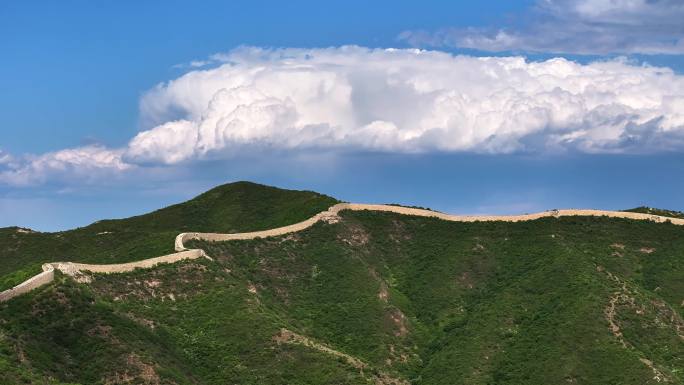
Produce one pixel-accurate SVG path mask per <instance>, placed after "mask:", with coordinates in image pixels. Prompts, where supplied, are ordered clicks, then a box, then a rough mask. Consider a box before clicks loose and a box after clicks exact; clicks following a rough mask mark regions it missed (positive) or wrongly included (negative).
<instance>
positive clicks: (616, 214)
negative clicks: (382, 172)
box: [0, 203, 684, 302]
mask: <svg viewBox="0 0 684 385" xmlns="http://www.w3.org/2000/svg"><path fill="white" fill-rule="evenodd" d="M343 210H353V211H363V210H369V211H385V212H393V213H397V214H402V215H413V216H420V217H432V218H438V219H441V220H445V221H452V222H486V221H490V222H491V221H501V222H520V221H531V220H535V219H540V218H545V217H555V218H558V217H568V216H596V217H610V218H625V219H633V220H647V221H653V222H658V223H664V222H670V223H672V224H675V225H679V226H683V225H684V219H679V218H670V217H663V216H658V215H650V214H642V213H632V212H625V211H606V210H582V209H567V210H551V211H543V212H540V213H534V214H524V215H450V214H444V213H440V212H438V211H430V210H424V209H417V208H411V207H402V206H392V205H373V204H359V203H339V204H336V205H334V206H332V207H330V208H329V209H328V210H326V211H323V212H320V213H318V214H316V215H314V216H313V217H311V218H309V219H306V220H304V221H302V222H299V223H295V224H292V225H288V226H283V227H278V228H275V229H269V230H262V231H253V232H247V233H233V234H221V233H180V234H178V235H177V236H176V239H175V242H174V247H175V250H176V251H177V252H176V253H173V254H168V255H163V256H161V257H155V258H149V259H144V260H141V261H136V262H129V263H119V264H111V265H94V264H84V263H74V262H52V263H46V264H44V265H43V272H42V273H40V274H37V275H35V276H33V277H31V278H29V279H27V280H26V281H24V282H22V283H20V284H19V285H17V286H15V287H13V288H11V289H8V290H5V291H3V292H0V302H4V301H8V300H10V299H12V298H14V297H16V296H18V295H21V294H25V293H28V292H29V291H31V290H34V289H36V288H38V287H40V286H43V285H46V284H48V283H50V282H52V281H53V280H54V277H55V274H54V271H55V270H59V271H61V272H62V273H63V274H67V275H70V276H77V275H79V274H80V273H81V272H82V271H90V272H93V273H104V274H111V273H125V272H129V271H133V270H134V269H137V268H142V269H146V268H151V267H154V266H156V265H158V264H160V263H175V262H178V261H180V260H183V259H196V258H201V257H204V258H209V256H207V255H206V253H205V252H204V250H201V249H187V248H185V242H187V241H190V240H202V241H210V242H218V241H230V240H244V239H255V238H266V237H275V236H280V235H285V234H289V233H294V232H298V231H302V230H305V229H307V228H309V227H311V226H313V225H314V224H316V223H318V222H320V221H323V222H326V223H334V222H337V221H338V220H339V212H340V211H343Z"/></svg>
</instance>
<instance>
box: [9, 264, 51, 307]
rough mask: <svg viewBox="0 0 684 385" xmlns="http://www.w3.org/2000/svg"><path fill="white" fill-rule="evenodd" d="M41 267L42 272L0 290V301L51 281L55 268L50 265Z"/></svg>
mask: <svg viewBox="0 0 684 385" xmlns="http://www.w3.org/2000/svg"><path fill="white" fill-rule="evenodd" d="M43 269H44V270H45V271H43V272H42V273H40V274H37V275H34V276H33V277H31V278H29V279H27V280H26V281H24V282H22V283H20V284H18V285H17V286H15V287H13V288H11V289H8V290H5V291H3V292H0V302H4V301H8V300H10V299H12V298H14V297H16V296H18V295H21V294H25V293H28V292H29V291H31V290H33V289H36V288H38V287H40V286H43V285H46V284H48V283H50V282H52V281H53V280H54V279H55V270H54V269H53V268H52V266H43Z"/></svg>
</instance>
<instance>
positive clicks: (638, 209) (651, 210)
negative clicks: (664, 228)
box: [625, 206, 684, 219]
mask: <svg viewBox="0 0 684 385" xmlns="http://www.w3.org/2000/svg"><path fill="white" fill-rule="evenodd" d="M625 211H628V212H633V213H643V214H652V215H660V216H663V217H672V218H681V219H684V213H683V212H681V211H674V210H663V209H656V208H653V207H646V206H639V207H635V208H633V209H629V210H625Z"/></svg>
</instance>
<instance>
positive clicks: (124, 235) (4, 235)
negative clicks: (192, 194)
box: [0, 182, 337, 290]
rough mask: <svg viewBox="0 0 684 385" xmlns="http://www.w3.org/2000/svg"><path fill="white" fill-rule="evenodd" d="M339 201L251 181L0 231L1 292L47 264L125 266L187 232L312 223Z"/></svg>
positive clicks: (167, 248)
mask: <svg viewBox="0 0 684 385" xmlns="http://www.w3.org/2000/svg"><path fill="white" fill-rule="evenodd" d="M335 203H337V201H336V200H335V199H333V198H330V197H328V196H325V195H321V194H317V193H314V192H310V191H294V190H282V189H278V188H275V187H268V186H262V185H258V184H254V183H249V182H237V183H231V184H226V185H223V186H219V187H216V188H214V189H212V190H209V191H207V192H206V193H204V194H202V195H199V196H198V197H196V198H194V199H192V200H189V201H187V202H184V203H181V204H177V205H173V206H169V207H166V208H163V209H161V210H157V211H154V212H152V213H149V214H145V215H140V216H136V217H131V218H127V219H114V220H103V221H98V222H95V223H93V224H91V225H89V226H86V227H82V228H78V229H74V230H69V231H63V232H56V233H40V232H32V231H28V230H26V229H20V228H17V227H8V228H2V229H0V290H4V289H7V288H9V287H12V286H14V285H16V284H17V283H20V282H22V281H23V280H24V279H26V278H27V277H30V276H32V275H34V274H36V273H38V272H40V266H41V264H42V263H45V262H54V261H65V260H66V261H74V262H90V263H120V262H129V261H136V260H140V259H145V258H152V257H156V256H160V255H164V254H168V253H172V252H174V250H173V240H174V238H175V237H176V235H178V233H181V232H184V231H199V232H242V231H252V230H263V229H269V228H273V227H278V226H284V225H288V224H291V223H295V222H299V221H302V220H304V219H307V218H309V217H311V216H313V215H314V214H316V213H318V212H320V211H323V210H325V209H327V208H328V207H330V206H332V205H334V204H335Z"/></svg>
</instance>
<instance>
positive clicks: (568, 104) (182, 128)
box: [0, 47, 684, 184]
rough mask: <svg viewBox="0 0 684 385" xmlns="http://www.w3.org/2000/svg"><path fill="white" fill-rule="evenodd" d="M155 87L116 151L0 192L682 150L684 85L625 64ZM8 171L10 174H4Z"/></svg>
mask: <svg viewBox="0 0 684 385" xmlns="http://www.w3.org/2000/svg"><path fill="white" fill-rule="evenodd" d="M212 60H215V61H216V60H218V61H219V62H220V63H222V64H217V67H215V68H211V69H197V70H193V71H190V72H188V73H186V74H185V75H183V76H181V77H179V78H177V79H175V80H172V81H170V82H168V83H165V84H161V85H159V86H157V87H156V88H154V89H153V90H151V91H150V92H149V93H147V94H146V95H145V96H144V97H143V99H142V101H141V114H142V115H143V116H142V117H143V120H144V121H149V122H154V124H153V125H152V126H150V128H149V129H147V130H144V131H142V132H140V133H139V134H138V135H137V136H135V137H134V138H133V139H132V140H131V141H130V142H129V144H128V145H127V146H126V147H124V148H120V149H107V148H103V147H99V146H90V147H82V148H76V149H69V150H62V151H58V152H54V153H49V154H44V155H41V156H37V157H29V158H22V159H21V160H19V161H14V162H12V163H11V164H12V165H13V166H12V167H11V168H9V169H6V170H5V171H2V172H0V182H1V181H4V182H6V183H12V184H27V183H37V182H40V181H43V180H45V179H46V178H47V176H48V175H51V174H60V175H77V176H81V177H89V176H91V175H96V174H101V173H103V172H104V173H112V172H114V173H117V172H121V171H124V170H127V169H130V168H134V167H136V166H147V165H155V164H157V165H158V164H167V165H169V164H178V163H182V162H187V161H193V160H202V159H216V158H226V157H230V156H232V155H234V154H241V153H245V152H250V151H252V152H254V151H259V152H260V153H261V154H262V156H265V157H268V156H269V152H272V151H290V152H292V151H300V150H303V149H313V150H315V151H328V152H329V151H337V150H342V151H350V150H351V151H385V152H402V153H407V152H435V151H437V152H479V153H492V154H497V153H510V152H517V151H526V152H557V151H566V150H571V151H581V152H607V153H613V152H615V153H635V152H655V151H663V150H681V149H682V148H684V76H681V75H677V74H675V73H673V71H672V70H670V69H667V68H656V67H649V66H641V65H635V64H633V63H629V62H627V61H625V60H614V61H604V62H595V63H591V64H585V65H583V64H579V63H576V62H572V61H569V60H566V59H562V58H556V59H551V60H547V61H543V62H530V61H527V60H526V59H524V58H522V57H488V58H487V57H484V58H481V57H470V56H454V55H451V54H447V53H443V52H438V51H420V50H399V49H375V50H373V49H366V48H361V47H340V48H328V49H275V50H263V49H257V48H242V49H238V50H234V51H231V52H229V53H227V54H224V55H216V56H214V57H213V58H212ZM6 168H7V167H6Z"/></svg>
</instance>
